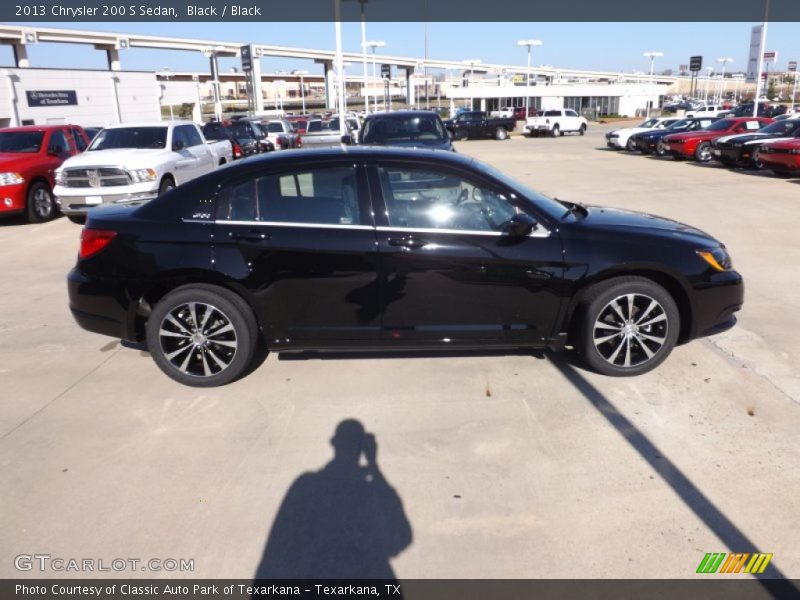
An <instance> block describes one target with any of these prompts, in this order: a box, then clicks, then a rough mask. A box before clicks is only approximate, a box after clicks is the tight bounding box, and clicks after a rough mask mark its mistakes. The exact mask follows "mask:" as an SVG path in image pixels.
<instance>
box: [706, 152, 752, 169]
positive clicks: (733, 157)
mask: <svg viewBox="0 0 800 600" xmlns="http://www.w3.org/2000/svg"><path fill="white" fill-rule="evenodd" d="M711 156H713V157H714V160H718V161H719V162H721V163H724V164H726V165H736V166H739V165H746V164H750V163H751V162H752V154H751V153H750V151H749V150H747V151H746V150H745V149H744V148H714V149H712V150H711Z"/></svg>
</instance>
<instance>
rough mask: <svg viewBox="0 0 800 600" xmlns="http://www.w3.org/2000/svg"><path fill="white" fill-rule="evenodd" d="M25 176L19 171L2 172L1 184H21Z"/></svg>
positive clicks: (0, 175) (0, 174)
mask: <svg viewBox="0 0 800 600" xmlns="http://www.w3.org/2000/svg"><path fill="white" fill-rule="evenodd" d="M20 183H25V178H24V177H23V176H22V175H20V174H19V173H0V185H19V184H20Z"/></svg>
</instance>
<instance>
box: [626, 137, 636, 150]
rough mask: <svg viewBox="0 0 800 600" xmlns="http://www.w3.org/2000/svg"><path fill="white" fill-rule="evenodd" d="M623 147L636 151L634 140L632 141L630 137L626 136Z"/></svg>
mask: <svg viewBox="0 0 800 600" xmlns="http://www.w3.org/2000/svg"><path fill="white" fill-rule="evenodd" d="M625 149H626V150H627V151H628V152H636V142H634V141H633V140H632V139H631V138H628V141H627V142H626V143H625Z"/></svg>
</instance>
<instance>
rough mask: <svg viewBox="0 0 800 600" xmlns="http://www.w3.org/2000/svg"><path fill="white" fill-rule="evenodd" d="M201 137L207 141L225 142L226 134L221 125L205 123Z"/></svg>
mask: <svg viewBox="0 0 800 600" xmlns="http://www.w3.org/2000/svg"><path fill="white" fill-rule="evenodd" d="M203 135H204V136H205V137H206V139H207V140H227V139H228V134H227V133H226V131H225V126H224V125H222V123H206V124H205V125H203Z"/></svg>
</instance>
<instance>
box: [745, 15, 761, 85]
mask: <svg viewBox="0 0 800 600" xmlns="http://www.w3.org/2000/svg"><path fill="white" fill-rule="evenodd" d="M763 29H764V26H763V25H756V26H755V27H753V29H751V30H750V53H749V55H748V57H747V77H746V81H747V83H755V82H756V79H758V61H759V60H761V41H762V40H761V37H762V36H761V32H762V31H763Z"/></svg>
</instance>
